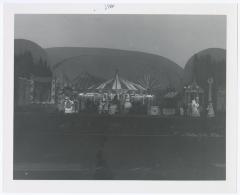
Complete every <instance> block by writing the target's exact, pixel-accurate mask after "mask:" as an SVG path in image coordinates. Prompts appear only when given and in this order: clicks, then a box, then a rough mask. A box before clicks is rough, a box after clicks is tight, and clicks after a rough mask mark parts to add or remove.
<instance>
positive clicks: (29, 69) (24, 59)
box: [14, 51, 52, 78]
mask: <svg viewBox="0 0 240 195" xmlns="http://www.w3.org/2000/svg"><path fill="white" fill-rule="evenodd" d="M14 75H15V77H25V78H30V76H31V75H33V76H39V77H51V76H52V71H51V69H50V67H49V66H48V65H47V61H46V60H43V59H42V58H39V60H38V61H37V62H34V60H33V56H32V54H31V52H29V51H26V52H24V53H23V54H20V55H15V56H14Z"/></svg>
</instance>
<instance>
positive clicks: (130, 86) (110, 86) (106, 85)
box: [95, 72, 146, 92]
mask: <svg viewBox="0 0 240 195" xmlns="http://www.w3.org/2000/svg"><path fill="white" fill-rule="evenodd" d="M95 89H96V90H97V91H114V92H127V91H134V92H137V91H138V92H143V91H146V89H145V88H144V87H142V86H141V85H139V84H136V83H133V82H131V81H128V80H126V79H123V78H121V77H119V75H118V72H116V74H115V77H114V78H112V79H110V80H107V81H106V82H103V83H102V84H100V85H99V86H97V87H96V88H95Z"/></svg>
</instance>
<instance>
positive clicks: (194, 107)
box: [192, 100, 200, 117]
mask: <svg viewBox="0 0 240 195" xmlns="http://www.w3.org/2000/svg"><path fill="white" fill-rule="evenodd" d="M192 116H193V117H199V116H200V112H199V104H198V103H197V102H196V101H195V100H193V101H192Z"/></svg>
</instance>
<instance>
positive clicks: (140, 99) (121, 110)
mask: <svg viewBox="0 0 240 195" xmlns="http://www.w3.org/2000/svg"><path fill="white" fill-rule="evenodd" d="M154 102H155V101H154V96H150V95H148V96H145V97H144V96H137V95H135V96H132V95H130V94H108V93H106V94H78V95H77V96H76V95H75V96H71V97H67V96H65V97H64V98H63V99H62V101H60V102H59V105H58V110H59V111H60V112H63V113H66V114H71V113H89V114H90V113H94V114H109V115H115V114H148V115H166V116H169V115H179V116H191V117H200V116H202V115H207V116H209V117H214V116H215V113H214V109H213V105H212V104H211V103H209V104H208V106H207V108H204V107H203V105H201V104H200V102H199V97H196V98H194V99H192V101H191V102H190V103H189V104H188V105H186V104H182V103H178V104H176V106H172V107H171V106H170V107H169V106H164V105H161V106H160V105H157V106H156V103H155V104H154Z"/></svg>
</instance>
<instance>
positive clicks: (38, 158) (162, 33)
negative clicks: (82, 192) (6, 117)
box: [13, 14, 227, 180]
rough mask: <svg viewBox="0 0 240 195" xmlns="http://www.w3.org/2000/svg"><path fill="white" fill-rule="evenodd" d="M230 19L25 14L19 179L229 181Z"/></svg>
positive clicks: (19, 28) (17, 39)
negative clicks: (228, 96)
mask: <svg viewBox="0 0 240 195" xmlns="http://www.w3.org/2000/svg"><path fill="white" fill-rule="evenodd" d="M226 21H227V20H226V16H224V15H164V14H163V15H154V14H153V15H151V14H150V15H144V14H135V15H131V14H130V15H129V14H125V15H124V14H122V15H121V14H114V15H105V14H103V15H101V14H16V15H15V16H14V148H13V151H14V154H13V179H14V180H225V179H226Z"/></svg>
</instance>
